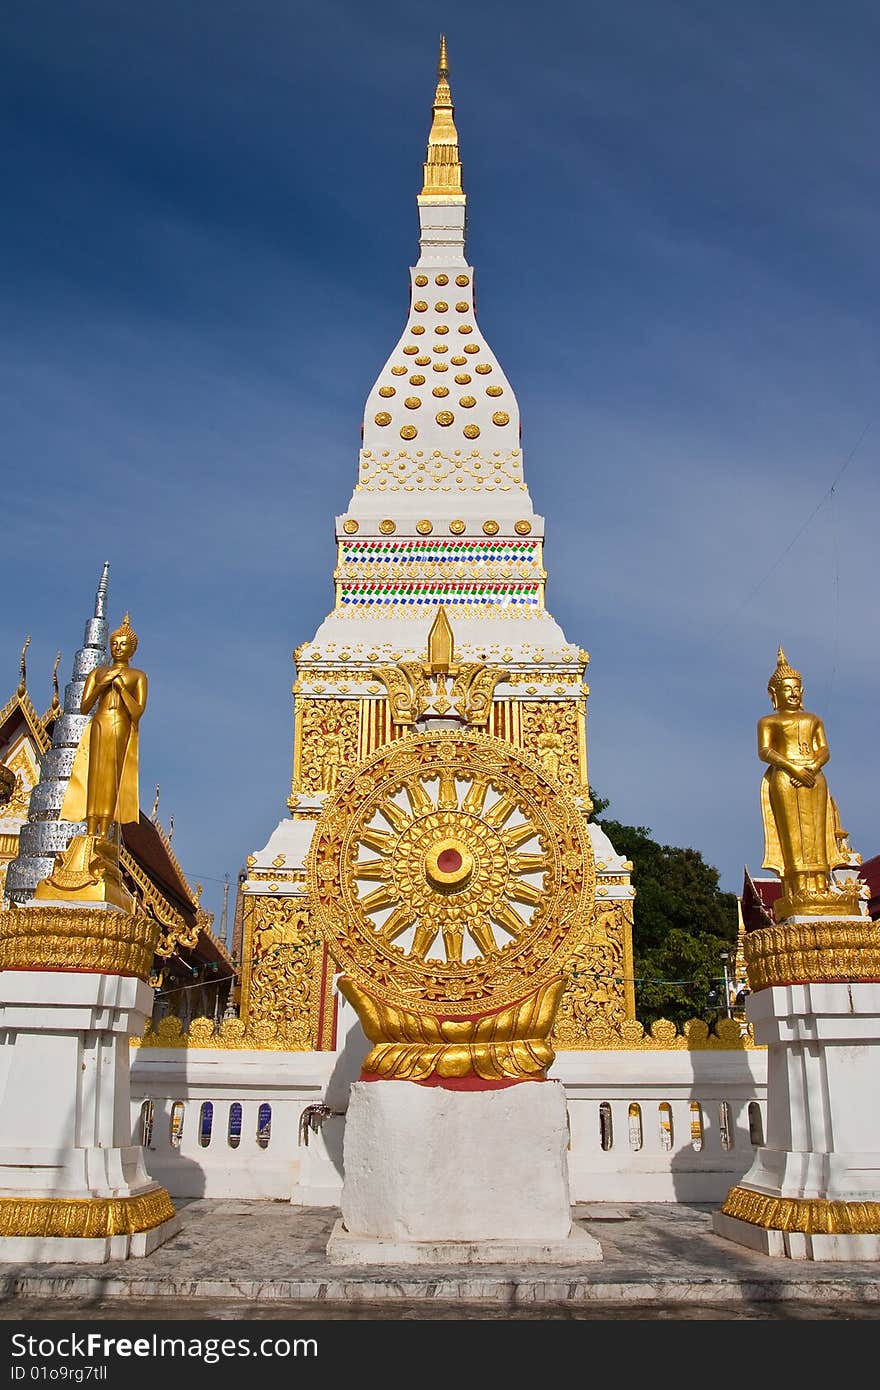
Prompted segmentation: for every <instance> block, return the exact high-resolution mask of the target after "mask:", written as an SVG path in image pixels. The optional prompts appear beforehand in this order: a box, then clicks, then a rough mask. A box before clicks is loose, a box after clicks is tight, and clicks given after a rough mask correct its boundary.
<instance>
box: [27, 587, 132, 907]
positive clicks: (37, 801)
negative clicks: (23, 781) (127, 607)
mask: <svg viewBox="0 0 880 1390" xmlns="http://www.w3.org/2000/svg"><path fill="white" fill-rule="evenodd" d="M109 574H110V565H109V562H107V563H105V564H104V567H103V569H102V571H101V578H100V580H99V581H98V589H97V592H96V594H95V608H94V617H92V618H88V619H87V620H86V625H85V633H84V635H83V644H82V646H81V647H80V648H79V650H78V651H77V652H76V654H75V656H74V658H73V670H72V672H71V680H70V681H69V682H68V684H67V686H66V687H65V690H64V706H63V709H62V710H61V711H60V712H58V713H57V718H56V719H55V723H54V726H53V729H52V744H51V746H50V747H49V748H48V749H47V750H46V752H45V753H44V754H43V757H42V759H41V762H40V776H39V781H38V782H37V785H36V786H35V787H34V789H33V791H32V792H31V796H30V801H29V803H28V819H27V824H26V825H23V826H22V828H21V833H20V835H19V840H18V855H17V856H16V858H15V859H13V860H12V862H11V863H10V865H9V869H8V870H7V874H6V896H7V897H8V898H9V900H10V902H11V903H13V904H14V905H16V906H20V905H22V904H23V903H26V902H29V901H30V899H31V898H32V897H33V893H34V890H35V889H36V886H37V884H38V883H39V881H40V879H42V878H45V877H46V875H47V874H50V873H51V872H52V870H53V868H54V867H55V856H56V855H57V854H60V853H63V851H64V850H65V849H66V848H67V845H68V842H69V841H70V838H71V836H72V835H74V834H76V833H80V832H82V831H84V830H85V825H84V824H79V823H74V822H70V821H63V820H62V819H61V816H60V811H61V805H62V802H63V801H64V794H65V792H66V791H67V787H68V783H69V781H70V770H71V767H72V765H73V758H74V754H75V752H76V748H77V745H78V743H79V740H80V737H81V735H82V732H83V729H84V728H85V726H86V724H87V723H88V722H89V715H86V714H82V713H81V712H80V702H81V699H82V692H83V686H84V685H85V679H86V676H87V675H88V673H89V672H90V671H92V670H94V668H95V667H96V666H100V664H101V662H102V661H103V660H104V657H105V655H106V651H107V616H106V614H107V583H108V578H109ZM28 640H30V639H28ZM22 660H24V653H22ZM22 675H23V676H24V672H22Z"/></svg>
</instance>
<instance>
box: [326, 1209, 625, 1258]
mask: <svg viewBox="0 0 880 1390" xmlns="http://www.w3.org/2000/svg"><path fill="white" fill-rule="evenodd" d="M327 1259H328V1260H329V1261H330V1263H331V1264H355V1265H476V1264H479V1265H507V1266H511V1265H521V1264H548V1265H581V1264H584V1263H585V1261H588V1260H601V1259H602V1247H601V1245H600V1244H599V1242H598V1241H597V1240H595V1239H594V1237H593V1236H591V1235H588V1234H587V1232H586V1231H582V1230H581V1229H580V1227H578V1226H573V1227H572V1229H571V1233H570V1234H569V1235H568V1236H567V1237H566V1239H565V1240H556V1241H540V1240H418V1241H413V1240H383V1239H381V1237H379V1236H353V1235H349V1233H348V1231H346V1229H345V1226H344V1225H343V1223H342V1220H341V1218H340V1219H339V1220H338V1221H337V1222H336V1224H335V1226H334V1227H333V1230H332V1232H331V1234H330V1239H329V1240H328V1242H327Z"/></svg>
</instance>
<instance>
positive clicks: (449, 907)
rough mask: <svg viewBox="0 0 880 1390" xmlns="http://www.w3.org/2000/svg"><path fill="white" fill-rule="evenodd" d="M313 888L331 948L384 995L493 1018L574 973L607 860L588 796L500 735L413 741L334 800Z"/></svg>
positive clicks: (442, 1011) (312, 858)
mask: <svg viewBox="0 0 880 1390" xmlns="http://www.w3.org/2000/svg"><path fill="white" fill-rule="evenodd" d="M306 882H307V885H308V891H309V897H310V900H311V902H312V905H313V908H314V911H315V913H316V918H317V921H318V924H319V926H320V928H321V930H322V932H323V934H324V936H325V938H326V940H327V942H328V946H329V949H330V952H331V954H332V955H333V957H334V959H335V960H336V961H337V963H338V964H339V965H340V966H341V967H342V969H343V970H344V971H345V972H346V973H347V974H348V975H350V976H351V977H352V979H353V980H354V981H355V983H356V985H357V986H358V987H359V988H361V989H363V990H365V991H366V993H367V994H368V995H370V996H371V997H372V998H375V999H377V1000H378V1001H380V1002H381V1003H382V1004H384V1005H389V1006H391V1007H393V1008H398V1009H404V1010H408V1011H413V1012H417V1013H418V1012H427V1013H429V1014H432V1015H436V1016H452V1017H459V1018H461V1017H469V1016H474V1015H478V1014H479V1015H485V1014H489V1013H492V1012H494V1011H495V1010H498V1009H501V1008H504V1007H505V1006H507V1005H511V1004H515V1003H518V1002H521V1001H522V1000H523V999H525V998H526V997H527V996H532V995H534V994H536V993H537V991H538V990H539V989H540V988H541V987H542V986H543V985H546V984H548V983H549V982H550V981H551V980H554V979H559V978H560V976H562V975H563V973H564V969H565V965H566V962H567V961H568V960H569V958H570V956H571V954H572V952H573V951H574V950H576V948H577V946H578V945H579V943H580V941H581V939H582V937H583V935H584V934H585V932H586V931H587V930H588V929H589V926H590V922H591V920H592V916H593V910H594V893H595V865H594V862H593V855H592V849H591V846H590V842H589V837H588V834H587V828H586V823H585V821H584V817H583V816H582V814H581V812H580V811H579V810H578V808H577V806H576V804H575V802H574V800H573V798H572V797H571V796H570V795H569V794H568V793H567V792H566V791H565V790H564V789H563V788H562V787H561V786H560V785H559V784H558V783H557V782H555V781H554V780H553V779H552V778H550V777H549V776H548V775H547V773H546V772H545V770H544V768H543V767H542V765H541V763H540V762H539V761H538V759H537V758H533V757H531V756H530V755H529V754H527V753H524V752H521V751H519V750H516V749H513V748H511V746H510V745H509V744H507V743H504V742H502V741H501V740H500V739H496V738H493V737H492V736H490V735H488V734H481V733H471V732H459V733H445V732H443V733H430V734H422V735H415V736H411V737H407V738H402V739H398V740H396V741H395V742H393V743H391V744H388V745H386V746H385V747H383V748H381V749H380V750H379V751H378V752H377V753H376V754H374V755H373V757H371V758H370V759H369V760H368V761H367V762H366V763H365V764H362V765H361V766H360V767H359V768H358V769H357V770H356V771H355V772H354V773H353V774H352V775H351V776H350V777H349V778H348V779H347V780H346V781H344V782H343V783H341V784H340V785H339V786H338V787H337V789H336V790H335V792H334V793H333V794H332V795H331V796H330V797H329V798H328V800H327V802H326V803H325V806H324V810H323V811H322V813H321V816H320V818H319V820H318V822H317V825H316V827H315V834H314V837H313V839H312V845H311V848H310V851H309V856H308V861H307V865H306Z"/></svg>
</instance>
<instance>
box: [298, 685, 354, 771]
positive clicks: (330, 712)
mask: <svg viewBox="0 0 880 1390" xmlns="http://www.w3.org/2000/svg"><path fill="white" fill-rule="evenodd" d="M297 720H298V722H299V725H300V729H299V737H298V740H297V742H298V746H299V748H300V749H301V753H300V767H299V778H298V781H297V782H296V783H295V785H294V791H302V792H329V791H332V790H333V788H334V787H335V786H336V783H337V781H338V779H339V774H340V772H341V771H342V769H344V768H346V767H350V766H351V765H352V764H353V763H356V762H357V755H358V724H359V703H358V701H357V700H302V701H301V702H300V705H299V710H298V712H297Z"/></svg>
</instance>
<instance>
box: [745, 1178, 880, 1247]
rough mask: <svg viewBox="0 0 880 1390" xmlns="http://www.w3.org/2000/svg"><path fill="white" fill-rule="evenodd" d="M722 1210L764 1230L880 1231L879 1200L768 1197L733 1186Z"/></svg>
mask: <svg viewBox="0 0 880 1390" xmlns="http://www.w3.org/2000/svg"><path fill="white" fill-rule="evenodd" d="M721 1211H722V1213H723V1215H724V1216H732V1217H734V1218H735V1219H736V1220H738V1221H745V1222H747V1223H748V1224H749V1225H750V1226H760V1227H761V1228H762V1230H765V1231H798V1232H801V1233H802V1234H804V1235H832V1236H833V1235H860V1236H875V1235H880V1202H832V1201H829V1200H828V1199H827V1198H807V1197H771V1196H768V1195H767V1194H766V1193H763V1192H755V1191H753V1190H752V1189H751V1188H747V1187H732V1188H731V1189H730V1191H729V1192H728V1194H727V1198H726V1200H725V1202H724V1205H723V1207H722V1208H721Z"/></svg>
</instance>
